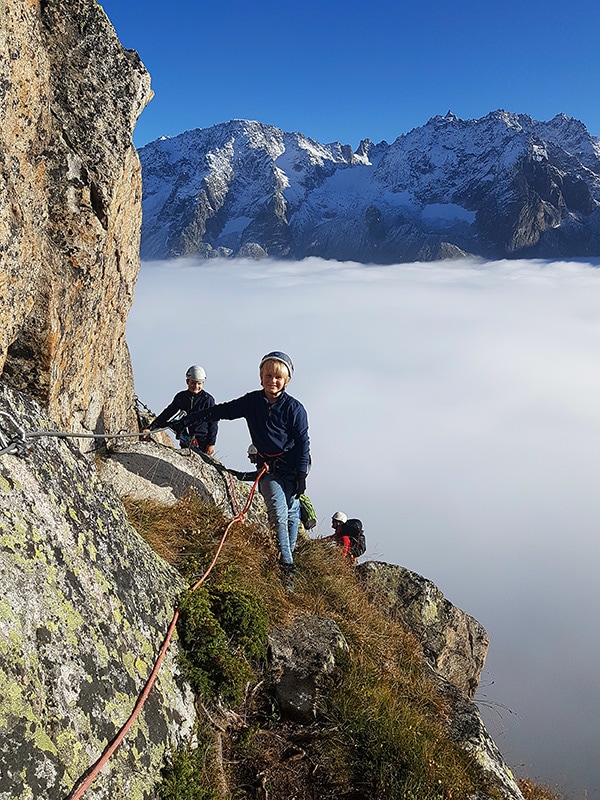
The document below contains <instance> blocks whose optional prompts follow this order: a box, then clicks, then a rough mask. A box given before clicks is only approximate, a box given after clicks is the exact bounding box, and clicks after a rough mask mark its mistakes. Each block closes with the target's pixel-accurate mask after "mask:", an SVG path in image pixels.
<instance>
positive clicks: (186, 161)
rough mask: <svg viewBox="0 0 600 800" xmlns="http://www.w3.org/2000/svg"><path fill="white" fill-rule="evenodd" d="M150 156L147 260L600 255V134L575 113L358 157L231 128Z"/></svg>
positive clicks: (452, 120)
mask: <svg viewBox="0 0 600 800" xmlns="http://www.w3.org/2000/svg"><path fill="white" fill-rule="evenodd" d="M140 158H141V162H142V170H143V184H144V191H143V225H142V258H144V259H158V258H172V257H177V256H183V255H194V254H200V255H201V256H205V257H209V256H216V255H220V256H257V257H258V256H261V255H265V254H267V255H269V256H273V257H277V258H291V259H301V258H304V257H306V256H321V257H323V258H333V259H339V260H352V261H358V262H363V263H379V264H385V263H393V262H401V261H413V260H432V259H438V258H448V257H453V256H460V255H462V254H464V253H471V254H475V255H480V256H484V257H486V258H498V257H513V256H519V257H520V256H529V257H531V256H534V257H536V256H537V257H545V258H556V257H569V258H574V257H587V256H599V255H600V138H599V137H592V136H590V134H589V133H588V131H587V129H586V127H585V125H583V123H581V122H579V121H578V120H575V119H571V118H569V117H566V116H564V115H563V114H559V115H557V116H556V117H554V118H553V119H551V120H550V121H549V122H538V121H536V120H533V119H531V117H529V116H527V115H525V114H510V113H507V112H505V111H495V112H492V113H490V114H488V115H487V116H485V117H482V118H481V119H476V120H461V119H459V118H458V117H456V116H455V115H454V114H452V113H451V112H448V113H447V114H446V116H444V117H441V116H437V117H433V118H432V119H430V120H429V122H427V124H426V125H423V126H422V127H420V128H415V129H414V130H412V131H410V132H409V133H407V134H404V135H402V136H399V137H398V138H397V139H396V140H395V141H394V142H393V143H392V144H388V143H387V142H381V143H379V144H377V145H375V144H373V143H372V142H371V141H370V140H368V139H365V140H364V141H362V142H361V143H360V145H359V147H358V149H357V150H356V151H352V148H351V147H350V146H349V145H342V144H340V143H339V142H334V143H332V144H319V142H316V141H314V140H313V139H309V138H308V137H306V136H303V135H302V134H300V133H285V132H284V131H282V130H280V129H279V128H275V127H273V126H271V125H264V124H261V123H259V122H252V121H248V120H232V121H231V122H228V123H224V124H221V125H215V126H214V127H212V128H205V129H197V130H193V131H188V132H186V133H182V134H180V135H179V136H176V137H173V138H166V137H165V138H161V139H157V140H156V141H154V142H151V143H150V144H148V145H146V146H145V147H143V148H142V149H141V150H140Z"/></svg>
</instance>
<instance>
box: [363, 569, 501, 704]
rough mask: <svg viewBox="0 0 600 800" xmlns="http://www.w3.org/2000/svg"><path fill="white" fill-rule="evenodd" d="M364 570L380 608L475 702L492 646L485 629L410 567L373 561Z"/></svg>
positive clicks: (434, 665) (442, 673)
mask: <svg viewBox="0 0 600 800" xmlns="http://www.w3.org/2000/svg"><path fill="white" fill-rule="evenodd" d="M358 569H359V571H360V574H361V576H362V577H363V578H364V580H365V581H366V583H367V585H368V587H369V589H370V590H371V591H372V592H373V595H374V596H375V597H376V599H377V602H378V604H379V605H380V607H381V608H384V609H385V610H386V611H387V613H388V614H389V615H390V616H391V617H393V618H394V619H398V620H399V621H400V622H402V623H403V624H404V625H406V627H407V628H408V629H409V630H410V631H412V633H414V635H415V636H416V637H417V639H418V640H419V641H420V642H421V645H422V647H423V654H424V656H425V658H426V660H427V661H428V662H429V664H430V665H431V666H432V668H433V669H434V670H435V671H436V672H437V673H438V674H439V675H441V676H442V677H443V678H445V679H446V680H448V681H450V683H452V684H454V686H456V687H457V688H458V689H460V690H461V691H462V692H463V693H464V694H465V695H466V697H468V698H469V699H471V700H472V699H473V697H474V696H475V692H476V690H477V687H478V686H479V676H480V675H481V670H482V669H483V667H484V664H485V658H486V655H487V651H488V647H489V644H490V640H489V637H488V635H487V633H486V631H485V629H484V627H483V625H481V623H479V622H478V621H477V620H476V619H474V617H471V616H469V614H466V613H465V612H464V611H461V609H460V608H457V607H456V606H454V605H452V603H451V602H450V601H449V600H447V599H446V598H445V597H444V595H443V594H442V592H441V591H440V590H439V589H438V587H437V586H436V585H435V584H434V583H432V582H431V581H429V580H427V579H426V578H423V577H422V576H421V575H418V574H417V573H416V572H411V570H409V569H406V568H405V567H399V566H396V565H394V564H385V563H382V562H379V561H369V562H367V563H365V564H361V565H360V566H359V567H358Z"/></svg>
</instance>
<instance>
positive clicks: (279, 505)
mask: <svg viewBox="0 0 600 800" xmlns="http://www.w3.org/2000/svg"><path fill="white" fill-rule="evenodd" d="M259 373H260V382H261V385H262V390H258V391H254V392H249V393H248V394H245V395H243V396H242V397H238V398H237V399H235V400H231V401H229V402H228V403H218V404H217V405H215V406H213V407H212V408H208V409H205V410H201V411H200V410H199V411H193V412H192V413H191V414H189V415H188V416H187V417H186V418H185V419H184V420H183V423H184V425H189V426H190V427H194V426H195V425H196V424H197V423H198V422H200V421H202V422H203V421H208V420H221V419H240V418H244V419H245V420H246V424H247V425H248V430H249V432H250V437H251V439H252V444H253V445H254V446H255V447H256V450H257V456H256V458H257V466H258V468H259V469H261V468H262V467H263V465H265V464H266V465H267V467H268V472H266V473H265V474H264V475H263V476H262V478H261V479H260V483H259V490H260V493H261V494H262V495H263V497H264V499H265V503H266V506H267V511H268V514H269V520H270V522H271V525H272V526H273V528H274V529H275V531H276V532H277V539H278V542H279V550H280V560H281V565H282V568H283V569H284V571H285V572H286V573H287V574H288V575H291V574H292V573H293V570H294V558H293V552H294V547H295V545H296V539H297V536H298V520H299V517H300V503H299V500H298V498H299V496H300V495H301V494H303V493H304V491H305V489H306V475H307V473H308V467H309V462H310V443H309V438H308V417H307V414H306V410H305V408H304V406H303V405H302V403H300V401H299V400H296V399H295V398H294V397H291V395H289V394H287V392H286V388H287V385H288V384H289V382H290V380H291V378H292V375H293V373H294V365H293V364H292V360H291V358H290V357H289V356H288V355H287V354H286V353H282V352H281V351H279V350H275V351H273V352H271V353H267V355H266V356H264V357H263V358H262V359H261V362H260V366H259Z"/></svg>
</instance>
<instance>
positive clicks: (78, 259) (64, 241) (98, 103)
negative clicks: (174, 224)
mask: <svg viewBox="0 0 600 800" xmlns="http://www.w3.org/2000/svg"><path fill="white" fill-rule="evenodd" d="M0 15H1V19H0V373H1V374H2V376H3V379H4V380H5V382H7V383H9V384H10V385H12V386H14V387H15V388H19V389H23V390H27V391H28V392H30V393H31V394H32V395H33V396H35V397H36V398H38V400H40V402H42V404H43V405H44V406H46V407H47V408H48V410H49V411H50V413H51V415H52V417H53V419H55V420H56V421H57V423H58V424H59V425H68V426H70V427H71V428H72V429H79V430H89V431H103V430H109V431H115V430H119V429H122V428H125V427H127V428H129V427H131V425H132V424H133V423H134V422H135V413H134V403H133V398H134V390H133V378H132V372H131V364H130V358H129V352H128V348H127V344H126V341H125V323H126V318H127V313H128V311H129V308H130V306H131V303H132V301H133V290H134V286H135V282H136V278H137V274H138V271H139V230H140V218H141V176H140V167H139V159H138V156H137V153H136V150H135V148H134V147H133V144H132V139H131V135H132V132H133V128H134V125H135V122H136V119H137V117H138V116H139V114H140V112H141V111H142V109H143V107H144V105H145V104H146V103H147V102H148V100H149V99H150V97H151V94H152V93H151V90H150V78H149V75H148V74H147V72H146V70H145V68H144V66H143V65H142V63H141V62H140V60H139V58H138V56H137V54H136V53H135V52H133V51H127V50H124V49H123V47H122V46H121V44H120V43H119V41H118V39H117V36H116V34H115V31H114V29H113V27H112V25H111V24H110V22H109V20H108V19H107V17H106V15H105V13H104V11H103V10H102V8H101V7H100V6H99V5H98V4H97V3H96V2H95V0H48V1H47V2H43V3H41V4H38V3H31V2H26V0H5V2H3V3H2V4H1V6H0Z"/></svg>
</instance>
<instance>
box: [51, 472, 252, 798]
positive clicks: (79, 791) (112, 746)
mask: <svg viewBox="0 0 600 800" xmlns="http://www.w3.org/2000/svg"><path fill="white" fill-rule="evenodd" d="M266 471H267V470H266V467H263V468H262V470H261V471H260V472H259V473H258V475H257V477H256V480H255V481H254V484H253V485H252V488H251V489H250V492H249V493H248V497H247V498H246V502H245V503H244V507H243V508H242V509H241V511H239V512H238V513H237V514H236V516H235V517H234V518H233V519H232V520H231V521H230V522H229V524H228V525H227V527H226V528H225V531H224V533H223V535H222V536H221V539H220V541H219V544H218V546H217V549H216V551H215V555H214V556H213V560H212V561H211V562H210V564H209V566H208V568H207V569H206V572H205V573H204V575H202V577H201V578H200V579H199V580H198V581H196V583H195V584H194V585H193V586H192V587H191V588H190V592H195V591H196V589H198V588H199V587H200V586H202V584H203V583H204V581H205V580H206V579H207V578H208V576H209V575H210V573H211V571H212V569H213V567H214V566H215V564H216V563H217V560H218V558H219V556H220V555H221V550H222V549H223V546H224V544H225V540H226V539H227V536H228V534H229V531H230V530H231V528H232V527H233V525H234V524H235V523H236V522H243V520H244V517H245V516H246V514H247V513H248V510H249V509H250V506H251V505H252V500H253V498H254V494H255V493H256V489H257V486H258V482H259V480H260V479H261V478H262V476H263V475H264V473H265V472H266ZM237 505H238V504H237V500H236V507H237ZM178 619H179V608H177V609H175V613H174V614H173V619H172V620H171V622H170V624H169V627H168V629H167V633H166V635H165V638H164V640H163V643H162V646H161V648H160V651H159V654H158V656H157V658H156V661H155V663H154V667H153V669H152V672H151V673H150V677H149V678H148V680H147V681H146V684H145V686H144V688H143V690H142V692H141V694H140V696H139V697H138V699H137V702H136V704H135V706H134V707H133V711H132V712H131V714H130V716H129V718H128V719H127V721H126V722H125V724H124V725H123V726H122V728H121V729H120V730H119V732H118V733H117V735H116V736H115V738H114V739H113V740H112V742H110V743H109V744H108V746H107V747H106V749H105V750H104V752H103V753H102V755H101V756H100V758H98V760H97V761H96V762H95V763H94V764H92V766H91V767H90V768H89V769H88V771H87V772H86V773H85V775H84V776H82V778H80V779H79V781H78V782H77V783H76V784H75V786H74V787H73V789H72V791H71V793H70V794H69V795H68V797H67V798H66V800H79V798H81V797H83V795H84V793H85V792H86V791H87V789H88V788H89V787H90V786H91V784H92V783H93V781H94V780H95V779H96V777H97V775H98V773H99V772H100V770H101V769H102V767H103V766H104V765H105V764H106V763H107V762H108V761H109V759H110V757H111V756H112V754H113V753H114V752H115V751H116V750H117V748H118V747H119V745H120V744H121V742H122V741H123V739H124V738H125V737H126V736H127V733H128V732H129V730H130V729H131V726H132V725H133V723H134V722H135V720H136V719H137V717H138V716H139V714H140V712H141V710H142V708H143V706H144V703H145V702H146V700H147V699H148V695H149V694H150V690H151V689H152V686H153V685H154V682H155V680H156V677H157V675H158V671H159V669H160V667H161V664H162V662H163V660H164V657H165V654H166V652H167V649H168V647H169V644H170V642H171V639H172V637H173V633H174V632H175V626H176V625H177V620H178Z"/></svg>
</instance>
